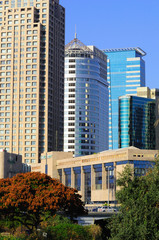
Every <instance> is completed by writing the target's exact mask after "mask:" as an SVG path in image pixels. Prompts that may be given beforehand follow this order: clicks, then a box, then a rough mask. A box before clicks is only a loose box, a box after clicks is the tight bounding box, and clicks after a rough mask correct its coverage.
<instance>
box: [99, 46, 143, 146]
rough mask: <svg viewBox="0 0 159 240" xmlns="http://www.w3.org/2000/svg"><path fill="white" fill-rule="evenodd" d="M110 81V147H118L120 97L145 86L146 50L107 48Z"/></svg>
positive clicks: (105, 51)
mask: <svg viewBox="0 0 159 240" xmlns="http://www.w3.org/2000/svg"><path fill="white" fill-rule="evenodd" d="M104 53H105V54H106V55H107V57H108V64H107V74H108V82H109V149H117V148H118V115H119V114H118V108H119V106H118V98H119V97H120V96H122V95H125V94H131V95H136V93H137V88H138V87H142V86H145V62H144V60H143V59H142V57H143V56H145V54H146V53H145V52H144V51H143V50H141V49H140V48H138V47H137V48H124V49H123V48H122V49H106V50H104Z"/></svg>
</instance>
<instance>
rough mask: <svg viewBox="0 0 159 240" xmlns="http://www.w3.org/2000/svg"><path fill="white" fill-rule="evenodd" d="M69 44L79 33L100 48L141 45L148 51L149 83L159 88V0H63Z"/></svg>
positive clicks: (89, 42)
mask: <svg viewBox="0 0 159 240" xmlns="http://www.w3.org/2000/svg"><path fill="white" fill-rule="evenodd" d="M60 4H61V5H62V6H64V7H65V10H66V44H67V43H68V42H70V41H71V40H72V39H73V38H74V33H75V24H76V28H77V37H78V38H79V39H80V40H81V41H82V42H83V43H84V44H86V45H95V46H96V47H98V48H99V49H106V48H126V47H140V48H142V49H143V50H144V51H145V52H146V53H147V55H146V56H145V57H144V60H145V62H146V86H148V87H150V88H159V0H60Z"/></svg>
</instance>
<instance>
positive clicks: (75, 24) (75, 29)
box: [75, 24, 77, 39]
mask: <svg viewBox="0 0 159 240" xmlns="http://www.w3.org/2000/svg"><path fill="white" fill-rule="evenodd" d="M75 39H77V33H76V24H75Z"/></svg>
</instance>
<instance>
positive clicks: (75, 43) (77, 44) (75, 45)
mask: <svg viewBox="0 0 159 240" xmlns="http://www.w3.org/2000/svg"><path fill="white" fill-rule="evenodd" d="M69 50H83V51H88V52H92V50H91V49H90V48H88V47H87V46H86V45H85V44H84V43H82V42H81V41H80V40H79V39H78V38H76V37H75V38H74V39H73V40H72V41H71V42H69V43H68V44H67V45H66V46H65V51H69Z"/></svg>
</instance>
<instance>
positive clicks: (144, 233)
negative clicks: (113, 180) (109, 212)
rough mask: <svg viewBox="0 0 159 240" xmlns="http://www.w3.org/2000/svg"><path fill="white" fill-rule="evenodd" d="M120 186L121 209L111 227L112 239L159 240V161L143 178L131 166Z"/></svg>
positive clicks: (126, 169) (120, 181)
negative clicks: (134, 174)
mask: <svg viewBox="0 0 159 240" xmlns="http://www.w3.org/2000/svg"><path fill="white" fill-rule="evenodd" d="M117 184H118V186H120V187H121V189H120V190H119V191H118V192H117V195H116V197H117V199H118V201H119V203H120V204H121V207H120V213H119V214H118V215H116V216H115V217H114V218H113V220H112V222H111V224H110V230H111V239H112V240H123V239H127V240H134V239H140V240H150V239H151V240H157V239H159V162H158V161H156V165H155V166H154V168H153V169H149V171H148V172H147V174H146V176H141V177H134V176H133V172H132V169H131V168H129V166H127V167H126V168H125V170H124V172H123V173H122V175H121V176H120V178H119V180H118V181H117Z"/></svg>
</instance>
